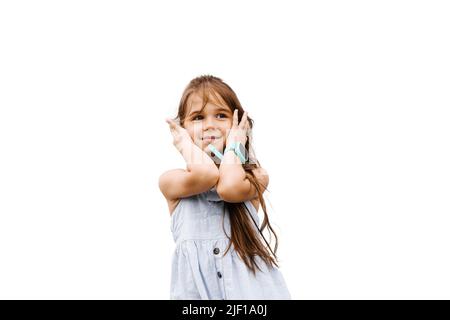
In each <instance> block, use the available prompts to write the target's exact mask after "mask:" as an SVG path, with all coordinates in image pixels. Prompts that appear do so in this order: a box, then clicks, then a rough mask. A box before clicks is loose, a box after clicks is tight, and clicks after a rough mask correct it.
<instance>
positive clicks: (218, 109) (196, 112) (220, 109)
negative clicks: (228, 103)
mask: <svg viewBox="0 0 450 320" xmlns="http://www.w3.org/2000/svg"><path fill="white" fill-rule="evenodd" d="M219 111H225V112H228V113H231V111H230V109H228V108H225V107H219V108H217V109H216V112H219ZM198 113H200V110H197V111H192V112H191V114H190V115H191V116H193V115H196V114H198Z"/></svg>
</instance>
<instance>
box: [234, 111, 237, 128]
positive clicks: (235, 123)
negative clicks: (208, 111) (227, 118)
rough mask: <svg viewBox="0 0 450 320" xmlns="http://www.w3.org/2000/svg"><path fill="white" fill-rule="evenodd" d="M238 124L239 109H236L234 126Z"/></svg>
mask: <svg viewBox="0 0 450 320" xmlns="http://www.w3.org/2000/svg"><path fill="white" fill-rule="evenodd" d="M237 124H238V109H234V113H233V127H237Z"/></svg>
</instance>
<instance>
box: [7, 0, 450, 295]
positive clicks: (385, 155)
mask: <svg viewBox="0 0 450 320" xmlns="http://www.w3.org/2000/svg"><path fill="white" fill-rule="evenodd" d="M449 16H450V10H449V5H448V3H446V2H445V1H307V2H300V1H271V2H268V1H221V2H219V1H206V0H205V1H159V2H156V1H154V2H150V1H70V2H69V1H39V2H37V1H14V2H13V1H8V2H6V1H4V2H1V3H0V298H2V299H168V298H169V282H170V267H171V256H172V252H173V249H174V247H175V244H174V242H173V239H172V235H171V233H170V216H169V211H168V208H167V204H166V201H165V199H164V197H163V196H162V194H161V193H160V191H159V188H158V177H159V175H160V174H161V173H162V172H163V171H165V170H168V169H171V168H177V167H178V168H183V167H184V163H183V159H182V157H181V155H179V154H178V152H177V151H176V149H175V148H174V147H173V145H172V138H171V135H170V131H169V129H168V125H167V123H166V122H165V121H164V119H165V118H166V117H169V116H170V117H174V116H175V113H176V110H177V107H178V103H179V99H180V97H181V93H182V91H183V89H184V87H185V86H186V85H187V83H188V82H189V81H190V80H191V79H192V78H194V77H196V76H198V75H202V74H212V75H215V76H218V77H220V78H222V79H223V80H224V81H225V82H227V83H228V84H229V85H230V86H231V87H232V88H233V89H234V90H235V91H236V93H237V94H238V97H239V99H240V100H241V102H242V104H243V106H244V108H245V109H246V110H248V111H249V115H250V116H251V117H252V118H253V119H254V120H255V127H254V139H255V150H256V153H257V156H258V159H259V160H260V162H261V164H262V165H263V167H265V168H266V170H267V171H268V173H269V176H270V184H269V192H266V193H265V197H266V201H267V203H268V209H269V215H270V217H271V221H272V224H273V225H274V226H275V230H276V231H277V233H278V235H279V239H280V243H279V245H280V247H279V251H278V255H279V258H280V266H281V271H282V273H283V275H284V277H285V279H286V281H287V284H288V287H289V289H290V291H291V294H292V297H293V299H443V298H445V299H449V298H450V275H449V272H448V270H450V258H449V255H448V248H449V244H450V235H449V233H448V228H449V223H450V217H449V214H450V201H449V194H450V193H449V192H450V184H449V181H450V170H449V165H448V164H449V163H450V150H449V146H450V144H449V142H450V141H449V137H450V128H449V125H448V124H449V123H450V111H449V107H450V95H449V88H450V78H449V74H450V63H449V59H448V57H449V56H450V45H449V41H448V39H449V38H450V20H449V19H448V17H449ZM260 214H262V209H260Z"/></svg>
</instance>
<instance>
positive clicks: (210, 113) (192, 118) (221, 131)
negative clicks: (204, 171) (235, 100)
mask: <svg viewBox="0 0 450 320" xmlns="http://www.w3.org/2000/svg"><path fill="white" fill-rule="evenodd" d="M202 102H203V101H202V98H201V97H200V96H198V95H197V94H193V95H192V96H191V107H190V110H187V115H186V118H185V120H184V128H185V129H186V130H187V131H188V132H189V135H190V136H191V138H192V141H193V142H194V143H195V144H196V145H197V146H198V147H199V148H200V149H202V150H203V151H205V152H206V153H207V154H208V155H210V154H211V151H210V150H209V148H208V145H209V144H210V143H211V144H213V145H214V146H215V147H216V148H217V150H219V151H220V152H222V153H223V149H224V147H225V145H226V138H227V136H228V132H229V130H230V129H231V125H232V124H233V113H232V112H231V110H230V108H228V107H227V106H226V105H225V103H223V104H221V105H217V104H214V103H213V102H211V101H208V103H207V104H206V106H205V108H204V109H203V111H202V112H199V111H200V109H201V108H202ZM188 109H189V107H188ZM211 136H213V137H214V139H208V137H211Z"/></svg>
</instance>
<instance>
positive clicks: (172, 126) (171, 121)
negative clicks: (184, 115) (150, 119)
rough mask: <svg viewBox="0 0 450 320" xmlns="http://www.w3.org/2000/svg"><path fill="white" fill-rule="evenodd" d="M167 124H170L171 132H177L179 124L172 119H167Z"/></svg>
mask: <svg viewBox="0 0 450 320" xmlns="http://www.w3.org/2000/svg"><path fill="white" fill-rule="evenodd" d="M166 122H167V123H168V124H169V127H170V130H171V131H173V130H176V128H177V124H176V123H175V121H173V120H172V119H168V118H167V119H166Z"/></svg>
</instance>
